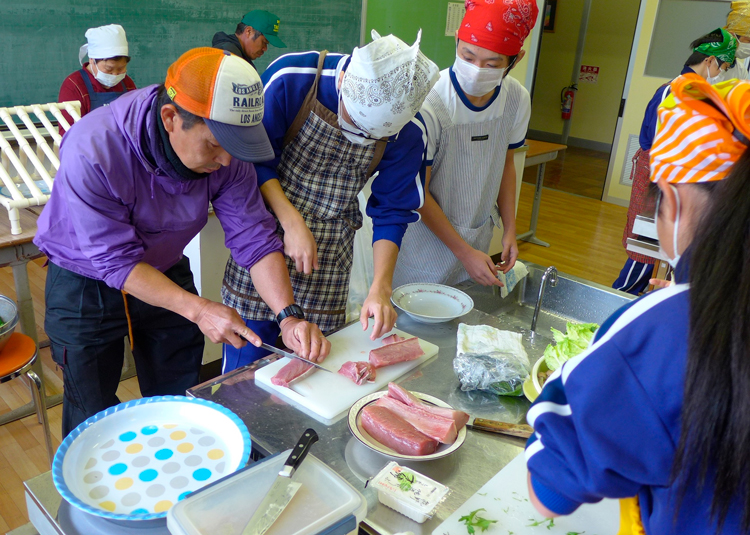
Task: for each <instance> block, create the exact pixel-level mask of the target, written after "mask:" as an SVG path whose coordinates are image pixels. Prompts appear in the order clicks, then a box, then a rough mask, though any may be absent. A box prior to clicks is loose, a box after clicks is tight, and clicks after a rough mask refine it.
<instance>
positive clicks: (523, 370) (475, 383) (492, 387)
mask: <svg viewBox="0 0 750 535" xmlns="http://www.w3.org/2000/svg"><path fill="white" fill-rule="evenodd" d="M453 371H455V372H456V376H457V377H458V380H459V381H460V382H461V390H463V391H464V392H468V391H471V390H484V391H487V392H492V393H493V394H497V395H499V396H520V395H522V394H523V383H524V381H525V380H526V379H527V378H528V377H529V371H530V366H529V359H528V358H526V355H513V354H511V353H502V352H499V351H493V352H488V353H485V354H478V353H464V354H462V355H459V356H457V357H456V358H455V359H453Z"/></svg>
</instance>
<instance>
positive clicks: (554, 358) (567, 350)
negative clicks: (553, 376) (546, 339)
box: [543, 322, 599, 371]
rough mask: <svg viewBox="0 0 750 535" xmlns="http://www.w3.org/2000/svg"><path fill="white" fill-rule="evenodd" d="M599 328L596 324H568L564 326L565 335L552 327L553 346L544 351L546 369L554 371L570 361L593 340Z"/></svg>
mask: <svg viewBox="0 0 750 535" xmlns="http://www.w3.org/2000/svg"><path fill="white" fill-rule="evenodd" d="M598 328H599V325H597V324H596V323H570V322H568V323H567V325H566V330H567V333H565V334H563V333H561V332H560V331H558V330H557V329H555V328H554V327H552V336H553V337H554V338H555V344H554V345H553V344H550V345H548V346H547V349H545V350H544V356H543V358H544V362H546V363H547V368H549V369H550V370H553V371H554V370H556V369H558V368H559V367H560V366H562V365H563V363H564V362H565V361H566V360H570V359H572V358H573V357H575V356H576V355H578V354H579V353H582V352H583V351H584V350H585V349H586V348H587V347H588V346H589V343H591V340H592V339H593V338H594V333H595V332H596V330H597V329H598Z"/></svg>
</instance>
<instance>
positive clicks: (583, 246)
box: [0, 164, 626, 533]
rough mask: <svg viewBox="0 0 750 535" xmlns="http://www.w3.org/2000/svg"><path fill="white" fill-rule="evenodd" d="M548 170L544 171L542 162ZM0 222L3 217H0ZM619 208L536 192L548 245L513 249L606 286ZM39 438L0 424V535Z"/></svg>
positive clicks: (54, 413)
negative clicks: (540, 201) (549, 245)
mask: <svg viewBox="0 0 750 535" xmlns="http://www.w3.org/2000/svg"><path fill="white" fill-rule="evenodd" d="M547 169H548V170H549V169H550V164H548V167H547ZM533 193H534V188H533V186H531V185H529V184H523V186H522V190H521V199H520V203H519V208H518V223H517V225H518V232H519V233H520V232H524V231H525V230H526V229H527V228H528V221H529V218H530V214H531V200H532V198H533ZM3 217H4V216H3ZM625 218H626V209H625V208H622V207H620V206H615V205H612V204H605V203H602V202H600V201H598V200H593V199H589V198H585V197H581V196H576V195H571V194H568V193H564V192H562V191H559V190H555V189H549V188H548V189H545V190H544V192H543V194H542V203H541V211H540V215H539V225H538V228H537V236H538V237H539V238H540V239H542V240H545V241H548V242H550V244H551V247H549V248H546V247H540V246H538V245H532V244H529V243H525V242H521V243H520V244H519V251H520V258H521V259H523V260H527V261H531V262H535V263H537V264H541V265H554V266H556V267H557V268H558V269H559V270H560V271H561V272H565V273H569V274H571V275H576V276H578V277H582V278H584V279H588V280H592V281H594V282H598V283H601V284H605V285H611V283H612V282H613V281H614V279H615V278H616V277H617V274H618V273H619V271H620V269H621V267H622V265H623V263H624V262H625V258H626V255H625V251H624V250H623V248H622V246H621V245H620V239H621V236H622V229H623V227H624V225H625ZM41 266H42V261H35V262H31V263H29V278H30V280H31V287H32V296H33V298H34V309H35V311H36V321H37V326H38V332H39V339H40V340H41V339H44V338H46V337H45V335H44V334H43V332H42V326H43V325H44V280H45V274H46V270H45V269H44V268H42V267H41ZM0 294H3V295H7V296H9V297H11V298H15V290H14V286H13V275H12V273H11V270H10V268H2V269H0ZM41 355H42V360H43V363H44V373H45V383H46V385H47V389H48V391H49V393H50V394H54V393H59V392H60V391H61V389H62V379H61V375H60V372H59V371H58V370H56V368H55V365H54V363H53V362H52V360H51V358H50V355H49V349H43V350H42V351H41ZM118 396H119V397H120V399H121V400H122V401H127V400H130V399H135V398H137V397H140V392H139V390H138V383H137V380H136V379H135V378H133V379H128V380H127V381H124V382H122V383H120V389H119V390H118ZM28 401H29V389H28V387H27V386H26V385H25V384H24V383H23V382H22V380H21V379H15V380H13V381H10V382H8V383H5V384H2V385H0V414H2V413H3V412H6V411H8V410H11V409H14V408H16V407H19V406H21V405H23V404H25V403H27V402H28ZM61 409H62V406H57V407H53V408H51V409H49V419H50V426H51V430H52V436H53V442H54V445H55V447H57V445H59V443H60V439H61V436H60V435H61V415H62V410H61ZM48 469H49V467H48V466H47V461H46V454H45V448H44V437H43V435H42V430H41V425H40V424H38V423H37V421H36V418H35V417H28V418H25V419H23V420H21V421H16V422H12V423H9V424H6V425H4V426H0V533H5V532H6V531H9V530H11V529H15V528H16V527H18V526H20V525H23V524H25V523H26V522H28V517H27V514H26V504H25V500H24V492H23V484H22V482H23V481H25V480H27V479H29V478H31V477H34V476H36V475H38V474H41V473H43V472H45V471H47V470H48Z"/></svg>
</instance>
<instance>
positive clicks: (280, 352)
mask: <svg viewBox="0 0 750 535" xmlns="http://www.w3.org/2000/svg"><path fill="white" fill-rule="evenodd" d="M260 347H262V348H263V349H265V350H266V351H270V352H271V353H276V354H277V355H281V356H282V357H286V358H289V359H297V360H301V361H302V362H306V363H307V364H312V365H313V366H315V367H316V368H318V369H319V370H325V371H327V372H329V373H337V372H336V371H334V370H332V369H331V368H326V367H325V366H321V365H320V364H318V363H317V362H312V361H310V360H307V359H303V358H302V357H300V356H299V355H295V354H294V353H290V352H289V351H284V350H283V349H279V348H278V347H274V346H272V345H268V344H266V343H265V342H264V343H262V344H261V345H260Z"/></svg>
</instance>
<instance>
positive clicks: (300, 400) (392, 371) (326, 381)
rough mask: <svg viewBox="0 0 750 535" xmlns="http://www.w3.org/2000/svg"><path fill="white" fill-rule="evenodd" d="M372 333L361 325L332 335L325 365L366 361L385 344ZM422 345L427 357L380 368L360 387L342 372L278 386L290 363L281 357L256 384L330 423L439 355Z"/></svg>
mask: <svg viewBox="0 0 750 535" xmlns="http://www.w3.org/2000/svg"><path fill="white" fill-rule="evenodd" d="M371 323H372V320H371ZM371 332H372V331H371V329H368V330H367V331H363V330H362V325H360V324H359V322H357V323H354V324H352V325H349V326H348V327H345V328H344V329H341V330H340V331H338V332H336V333H334V334H332V335H330V336H329V337H328V340H329V341H330V342H331V352H330V354H329V355H328V357H327V358H326V360H325V362H323V364H324V365H325V366H326V367H327V368H330V369H332V370H337V371H338V369H339V368H340V367H341V365H342V364H344V363H345V362H348V361H350V360H352V361H357V360H362V361H366V360H367V358H368V356H369V354H370V350H371V349H375V348H378V347H381V346H382V345H383V344H382V343H381V341H380V339H378V340H375V341H373V340H370V333H371ZM390 333H396V334H398V335H400V336H403V337H405V338H412V337H413V336H414V335H411V334H409V333H406V332H404V331H401V330H399V329H393V330H391V331H389V334H390ZM419 345H420V346H421V347H422V351H424V353H425V354H424V355H423V356H421V357H419V358H418V359H416V360H411V361H408V362H401V363H399V364H394V365H392V366H385V367H384V368H378V372H377V376H376V379H375V382H373V383H365V384H363V385H357V384H355V383H354V382H353V381H352V380H351V379H347V378H346V377H344V376H343V375H339V374H338V373H328V372H326V371H323V370H318V371H316V372H315V373H313V374H311V375H309V376H308V377H306V378H305V379H302V380H301V381H297V382H295V383H293V384H292V385H291V388H284V387H281V386H276V385H274V384H272V383H271V377H273V376H274V375H276V373H278V371H279V370H280V369H281V368H282V367H284V366H285V365H286V364H287V363H288V362H289V359H287V358H281V359H279V360H277V361H276V362H273V363H271V364H269V365H268V366H264V367H263V368H261V369H260V370H258V371H257V372H255V382H256V383H260V384H262V385H263V388H265V389H266V390H272V391H274V392H278V393H279V394H280V395H281V396H283V397H284V398H286V399H287V400H289V401H291V402H292V403H294V404H297V405H299V406H300V407H302V408H303V409H307V410H306V411H305V412H307V413H308V414H310V415H311V416H313V417H316V416H318V417H320V418H322V419H323V420H329V421H330V420H334V419H335V418H336V417H337V416H339V415H341V414H342V413H344V412H345V411H348V410H349V408H350V407H351V406H352V405H354V402H355V401H357V400H358V399H359V398H361V397H363V396H366V395H367V394H370V393H372V392H376V391H378V390H381V389H382V388H383V387H385V386H386V385H387V384H388V383H389V382H390V381H393V380H394V379H396V378H398V377H400V376H402V375H403V374H405V373H406V372H408V371H409V370H412V369H414V368H416V367H417V366H419V365H420V364H422V363H423V362H424V361H426V360H428V359H430V358H432V357H433V356H435V355H436V354H437V352H438V350H439V348H438V346H436V345H435V344H431V343H430V342H426V341H424V340H422V339H421V338H420V339H419ZM320 418H318V419H320Z"/></svg>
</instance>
